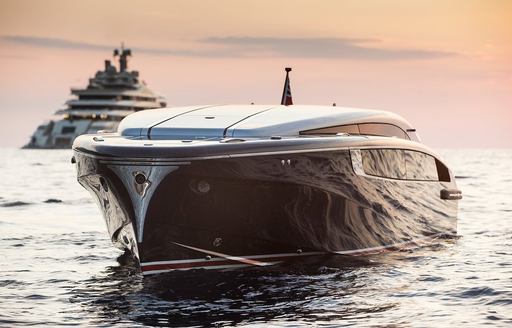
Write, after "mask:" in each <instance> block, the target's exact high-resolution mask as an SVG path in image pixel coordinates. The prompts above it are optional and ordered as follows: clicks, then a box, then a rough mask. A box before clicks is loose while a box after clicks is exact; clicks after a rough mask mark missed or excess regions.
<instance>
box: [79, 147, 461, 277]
mask: <svg viewBox="0 0 512 328" xmlns="http://www.w3.org/2000/svg"><path fill="white" fill-rule="evenodd" d="M75 159H76V161H77V170H78V180H79V182H80V183H81V184H82V185H83V186H84V187H86V188H87V189H88V190H89V191H91V193H92V194H93V195H94V197H95V199H96V200H97V202H98V205H99V206H100V208H101V209H102V212H103V215H104V218H105V221H106V223H107V228H108V231H109V233H110V236H111V238H112V241H113V242H114V244H115V245H116V246H117V247H119V248H121V249H128V250H130V251H131V252H132V254H133V255H134V257H135V258H136V259H137V260H138V261H139V263H140V266H141V271H142V272H143V273H144V274H152V273H160V272H165V271H170V270H183V269H193V268H206V269H223V268H236V267H243V266H266V265H271V264H276V263H280V262H282V261H287V260H291V259H295V258H297V257H302V256H317V255H325V254H343V255H361V254H368V253H375V252H380V251H385V250H389V249H396V248H400V247H403V246H407V245H410V244H415V243H422V242H424V241H429V240H431V239H433V238H438V237H440V236H446V235H454V234H456V230H457V221H456V215H457V200H447V199H442V197H440V194H442V191H443V190H453V189H456V186H455V182H454V181H453V179H452V180H451V182H447V181H409V180H393V179H383V178H377V177H370V176H364V175H359V174H357V173H356V172H355V170H354V167H353V161H352V158H351V153H350V149H349V148H348V147H347V148H345V149H337V150H332V149H330V150H329V149H323V150H322V149H320V150H309V151H297V152H296V151H294V150H293V149H279V150H277V151H272V152H261V153H247V154H244V153H239V154H237V155H236V156H210V157H208V156H206V157H201V158H200V157H189V158H186V159H183V160H173V161H164V162H162V161H155V160H153V159H152V158H150V157H148V158H145V159H139V160H137V159H135V160H134V159H130V160H128V159H125V160H120V159H117V158H113V159H112V158H108V157H101V156H97V154H96V155H94V154H91V153H87V152H84V151H81V150H80V149H78V150H75Z"/></svg>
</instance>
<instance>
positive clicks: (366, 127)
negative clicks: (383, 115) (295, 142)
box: [300, 123, 409, 139]
mask: <svg viewBox="0 0 512 328" xmlns="http://www.w3.org/2000/svg"><path fill="white" fill-rule="evenodd" d="M337 133H348V134H355V135H357V134H364V135H370V136H383V137H398V138H402V139H409V136H408V135H407V133H405V132H404V131H403V130H402V129H400V128H399V127H398V126H395V125H392V124H386V123H360V124H348V125H338V126H330V127H326V128H321V129H313V130H307V131H301V132H300V134H301V135H335V134H337Z"/></svg>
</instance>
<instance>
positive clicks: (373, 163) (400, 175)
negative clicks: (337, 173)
mask: <svg viewBox="0 0 512 328" xmlns="http://www.w3.org/2000/svg"><path fill="white" fill-rule="evenodd" d="M361 157H362V161H363V170H364V173H365V174H368V175H374V176H378V177H384V178H391V179H402V180H403V179H406V171H405V168H406V167H405V155H404V151H403V150H400V149H370V150H362V151H361Z"/></svg>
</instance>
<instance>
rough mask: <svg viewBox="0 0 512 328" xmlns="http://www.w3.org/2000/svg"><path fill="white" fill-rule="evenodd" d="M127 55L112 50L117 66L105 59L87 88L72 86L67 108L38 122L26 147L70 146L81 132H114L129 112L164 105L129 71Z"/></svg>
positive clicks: (128, 51)
mask: <svg viewBox="0 0 512 328" xmlns="http://www.w3.org/2000/svg"><path fill="white" fill-rule="evenodd" d="M129 56H131V50H130V49H124V47H121V49H120V50H118V49H115V50H114V58H118V59H119V67H118V68H117V67H116V66H115V65H113V64H112V62H111V61H110V60H105V67H104V69H103V70H101V71H98V72H96V74H95V76H94V77H93V78H91V79H89V83H88V85H87V87H86V88H84V89H79V88H72V89H71V94H72V95H73V96H74V97H73V98H72V99H70V100H68V101H67V102H66V108H65V109H61V110H58V111H57V112H55V114H54V116H53V117H52V118H51V119H50V120H49V121H48V122H46V123H44V124H42V125H40V126H39V127H38V128H37V129H36V131H35V132H34V133H33V135H32V137H31V139H30V142H29V143H28V144H27V145H26V146H25V148H70V147H71V145H72V144H73V140H74V139H75V138H76V137H77V136H79V135H81V134H90V133H97V132H98V131H112V132H113V131H116V130H117V126H118V124H119V122H120V121H121V120H122V119H123V118H124V117H125V116H127V115H129V114H131V113H134V112H138V111H141V110H146V109H152V108H160V107H165V105H166V102H165V100H164V98H162V97H161V96H159V95H157V94H155V93H154V92H153V91H152V90H151V89H149V88H148V87H147V86H146V84H145V83H144V82H142V81H141V80H140V77H139V72H138V71H130V70H128V57H129Z"/></svg>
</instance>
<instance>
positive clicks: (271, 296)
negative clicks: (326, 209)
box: [0, 149, 512, 328]
mask: <svg viewBox="0 0 512 328" xmlns="http://www.w3.org/2000/svg"><path fill="white" fill-rule="evenodd" d="M441 153H442V154H443V156H444V158H445V159H446V160H447V162H448V163H449V164H450V166H451V168H452V169H453V170H454V171H455V174H456V175H457V177H458V180H457V182H458V185H459V188H460V189H462V191H463V194H464V199H463V200H462V201H461V202H460V214H459V234H460V235H461V237H460V238H459V239H456V240H446V241H442V242H441V243H440V244H439V245H435V246H429V247H428V248H421V249H415V250H411V251H407V252H395V253H389V254H383V255H374V256H371V257H366V258H361V259H352V260H347V259H346V258H341V257H331V258H322V259H318V260H317V261H315V262H309V263H308V262H303V263H297V264H294V265H293V266H291V267H275V268H270V269H265V270H262V269H259V270H245V271H232V272H212V271H206V272H182V273H172V274H166V275H161V276H155V277H149V278H144V279H143V278H142V277H141V275H140V274H139V273H138V272H137V269H136V266H135V265H134V263H133V262H132V261H131V260H130V259H129V258H126V257H123V256H121V255H122V254H121V252H120V251H118V250H117V249H115V248H114V247H113V246H112V245H111V243H110V240H109V238H108V236H107V232H106V228H105V225H104V223H103V219H102V217H101V213H100V211H99V210H98V209H97V207H96V205H95V204H94V203H93V202H92V199H91V198H90V197H89V194H88V193H87V192H86V191H85V189H83V188H82V187H81V186H80V185H79V184H78V183H77V182H76V178H75V168H74V166H73V165H71V164H70V158H71V151H60V150H59V151H52V150H18V149H0V186H1V188H0V232H1V233H0V326H14V325H52V326H56V325H84V326H110V325H113V324H114V325H118V326H126V327H133V326H144V325H150V326H211V325H217V326H222V325H235V324H237V325H274V326H310V325H317V326H351V325H353V326H390V327H410V326H414V327H416V326H417V327H425V326H437V327H458V328H460V327H472V326H483V325H495V326H508V327H511V326H512V150H456V151H452V150H443V151H441Z"/></svg>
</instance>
